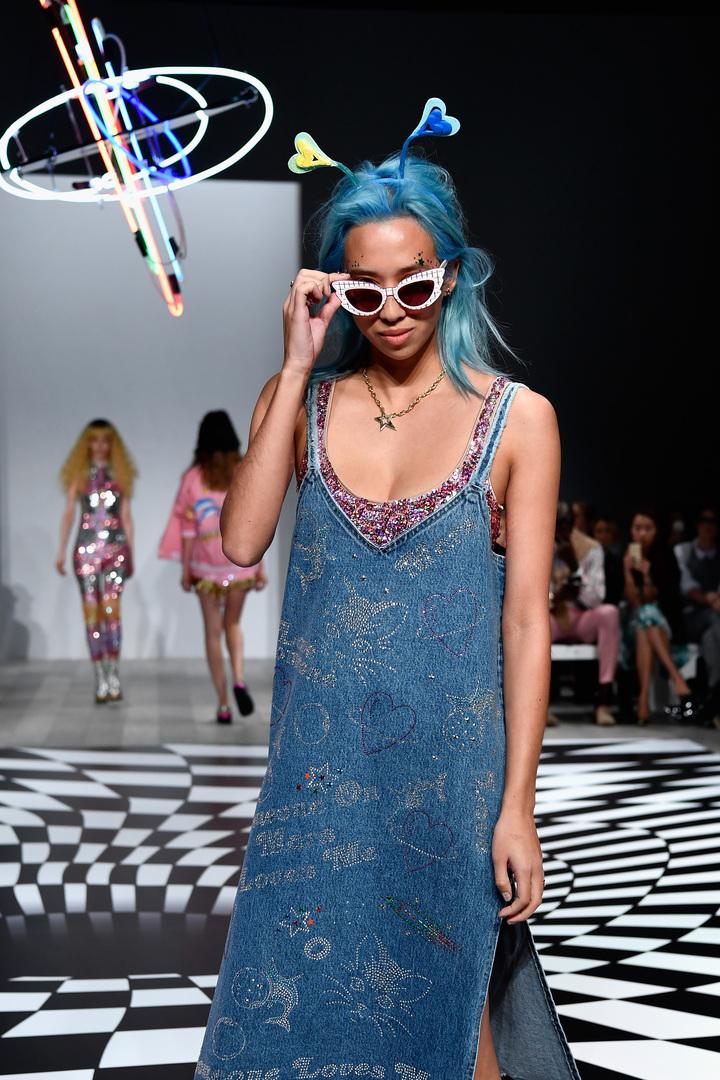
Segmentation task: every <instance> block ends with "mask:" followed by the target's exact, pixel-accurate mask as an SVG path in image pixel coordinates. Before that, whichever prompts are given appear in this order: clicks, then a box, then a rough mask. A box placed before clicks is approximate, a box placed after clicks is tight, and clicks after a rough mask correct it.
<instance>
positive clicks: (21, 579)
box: [0, 180, 300, 659]
mask: <svg viewBox="0 0 720 1080" xmlns="http://www.w3.org/2000/svg"><path fill="white" fill-rule="evenodd" d="M179 202H180V208H181V211H182V215H183V219H184V221H185V227H186V232H187V242H188V258H187V261H186V263H185V272H186V280H185V284H184V286H183V291H184V296H185V301H186V311H185V314H184V315H183V316H182V317H181V318H180V319H174V318H172V317H171V316H170V315H168V314H167V311H166V309H165V305H164V303H163V301H162V300H161V298H160V297H159V296H158V295H157V294H156V293H155V290H154V287H153V284H152V282H151V281H150V279H149V275H148V273H147V271H146V269H145V267H144V265H143V263H142V260H141V258H140V256H139V254H138V252H137V249H136V247H135V244H134V243H133V241H132V239H131V237H130V235H129V233H128V231H127V228H126V226H125V222H124V219H123V216H122V213H121V211H120V209H119V208H118V207H117V206H112V205H110V206H105V207H103V208H98V207H94V206H69V205H67V204H63V203H40V202H26V201H24V200H20V199H13V198H12V197H10V196H7V195H3V196H2V197H1V198H0V237H2V259H1V260H0V346H1V352H2V370H1V371H0V425H1V428H0V438H1V440H2V442H1V444H0V484H1V487H0V582H1V584H0V658H15V657H22V656H29V657H31V658H50V659H55V658H72V657H82V656H84V655H86V653H85V642H84V635H83V627H82V619H81V612H80V601H79V594H78V588H77V584H76V582H75V579H74V577H73V576H72V573H71V572H69V573H68V576H67V577H66V578H64V579H62V578H60V577H59V576H58V575H57V573H56V572H55V570H54V568H53V561H54V558H55V554H56V550H57V535H58V527H59V521H60V515H61V512H62V507H63V498H62V494H61V491H60V488H59V485H58V480H57V474H58V469H59V468H60V465H61V463H62V461H63V458H64V456H65V455H66V454H67V452H68V450H69V448H70V446H71V444H72V443H73V441H74V440H75V438H76V437H77V435H78V433H79V431H80V430H81V428H82V427H83V426H84V425H85V423H87V422H88V421H89V420H90V419H92V418H93V417H95V416H106V417H108V418H109V419H110V420H112V421H113V422H114V423H115V424H116V425H117V426H118V428H119V430H120V431H121V433H122V435H123V437H124V438H125V440H126V441H127V443H128V446H129V447H130V449H131V452H132V453H133V455H134V457H135V460H136V462H137V465H138V468H139V471H140V477H139V480H138V484H137V490H136V495H135V499H134V516H135V523H136V552H135V566H136V573H135V577H134V578H133V579H132V580H131V581H130V582H129V584H128V586H127V589H126V591H125V597H124V624H125V646H124V655H125V656H129V657H162V656H175V657H182V656H197V655H201V653H202V639H201V625H200V616H199V611H198V610H197V607H198V604H197V600H196V599H195V597H194V596H188V595H186V594H184V593H182V592H181V591H180V589H179V586H178V580H179V570H178V567H177V565H176V564H174V563H162V562H160V561H159V560H158V559H157V558H156V555H155V550H156V546H157V542H158V539H159V537H160V535H161V532H162V529H163V525H164V523H165V520H166V518H167V515H168V513H169V511H170V507H171V504H172V500H173V496H174V493H175V489H176V486H177V483H178V479H179V477H180V473H181V472H182V470H183V469H184V468H185V467H187V465H188V464H189V461H190V457H191V454H192V450H193V447H194V442H195V436H196V433H197V426H198V423H199V421H200V419H201V417H202V415H203V414H204V413H205V412H206V411H207V410H209V409H217V408H225V409H227V411H228V412H229V413H230V415H231V416H232V418H233V421H234V423H235V425H236V427H237V429H238V433H239V434H240V437H241V438H242V440H243V442H245V441H246V438H247V431H248V426H249V421H250V415H251V412H252V407H253V404H254V402H255V400H256V398H257V395H258V392H259V390H260V388H261V386H262V385H263V383H264V382H265V381H266V380H267V378H268V377H269V376H270V375H271V374H272V373H273V372H274V371H276V370H277V369H278V367H279V364H280V361H281V358H282V351H281V350H282V326H281V305H282V300H283V298H284V297H285V295H286V293H287V289H288V283H289V280H290V278H292V277H293V276H294V274H295V272H296V270H297V266H298V257H299V256H298V252H299V238H300V207H299V197H298V188H297V185H296V184H294V183H274V184H270V183H245V182H238V181H222V180H212V181H208V182H206V183H204V184H198V185H197V186H194V187H191V188H190V189H189V190H187V191H185V192H182V193H181V195H180V199H179ZM291 516H292V515H291V508H290V507H288V506H286V510H285V514H284V517H283V521H282V523H281V528H280V529H279V530H278V536H277V538H276V540H275V543H274V544H273V547H272V548H271V550H270V552H269V553H268V559H267V565H268V572H269V574H270V579H271V585H270V587H269V589H267V590H266V591H265V592H264V593H259V594H258V593H251V595H250V597H249V599H248V604H247V607H246V612H245V616H244V626H245V630H246V640H247V654H248V655H249V656H252V657H267V656H271V655H272V654H273V652H274V647H275V635H276V632H277V618H278V612H279V604H280V596H281V590H282V586H283V581H282V574H283V571H284V564H285V561H286V558H287V547H288V530H289V527H290V518H291ZM68 566H70V559H69V558H68Z"/></svg>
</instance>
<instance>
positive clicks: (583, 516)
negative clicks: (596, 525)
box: [570, 499, 593, 536]
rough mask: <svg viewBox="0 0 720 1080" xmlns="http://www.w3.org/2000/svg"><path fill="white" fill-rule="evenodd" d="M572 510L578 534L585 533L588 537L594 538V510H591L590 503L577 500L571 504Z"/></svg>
mask: <svg viewBox="0 0 720 1080" xmlns="http://www.w3.org/2000/svg"><path fill="white" fill-rule="evenodd" d="M570 509H571V511H572V518H573V528H575V529H577V530H578V532H581V533H585V535H586V536H592V519H593V515H592V510H591V509H590V503H587V502H585V501H584V500H583V499H576V500H575V502H574V503H571V505H570Z"/></svg>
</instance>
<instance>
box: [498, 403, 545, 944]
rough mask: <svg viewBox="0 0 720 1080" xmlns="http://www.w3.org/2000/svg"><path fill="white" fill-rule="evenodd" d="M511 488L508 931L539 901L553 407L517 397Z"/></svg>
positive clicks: (504, 852)
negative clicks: (538, 794) (537, 814)
mask: <svg viewBox="0 0 720 1080" xmlns="http://www.w3.org/2000/svg"><path fill="white" fill-rule="evenodd" d="M505 438H506V439H507V444H508V446H507V449H508V459H509V462H510V478H509V482H508V487H507V493H506V496H505V506H506V514H507V556H506V558H507V561H506V582H505V600H504V603H503V615H502V641H503V653H504V668H505V680H504V691H505V727H506V738H507V764H506V770H505V793H504V796H503V804H502V809H501V812H500V817H499V819H498V822H497V825H496V827H495V833H494V836H493V862H494V866H495V880H496V882H497V886H498V889H499V891H500V893H501V895H502V896H503V898H504V899H505V900H506V901H509V900H510V898H511V883H510V878H511V876H512V877H514V879H515V893H516V895H515V899H514V900H513V901H512V903H506V905H505V906H504V907H503V908H502V910H501V912H500V914H501V916H502V917H503V918H505V917H507V921H508V922H509V923H516V922H521V921H523V920H525V919H527V918H528V917H529V916H530V915H532V913H533V911H535V909H536V908H537V906H538V905H539V903H540V901H541V899H542V890H543V869H542V853H541V851H540V842H539V840H538V835H537V830H536V828H535V818H534V809H535V781H536V774H537V767H538V761H539V759H540V748H541V745H542V738H543V732H544V730H545V721H546V717H547V708H548V697H549V687H550V619H549V615H548V582H549V580H550V571H551V567H552V554H553V539H554V534H555V515H556V507H557V498H558V484H559V476H560V442H559V437H558V429H557V421H556V418H555V413H554V411H553V408H552V406H551V405H550V404H549V402H547V401H546V400H545V398H542V397H540V396H539V395H538V394H534V393H532V392H531V391H529V390H524V389H521V390H519V391H518V393H517V396H516V399H515V401H514V403H513V406H512V408H511V410H510V416H509V418H508V424H507V428H506V431H505Z"/></svg>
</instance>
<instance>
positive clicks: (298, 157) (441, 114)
mask: <svg viewBox="0 0 720 1080" xmlns="http://www.w3.org/2000/svg"><path fill="white" fill-rule="evenodd" d="M459 130H460V121H459V120H457V119H456V118H455V117H454V116H448V115H447V113H446V111H445V102H444V101H442V100H441V99H440V98H428V100H427V101H426V102H425V108H424V109H423V113H422V116H421V117H420V123H419V124H418V125H417V127H416V128H414V129H413V131H411V133H410V134H409V135H408V137H407V139H406V140H405V142H404V143H403V147H402V150H401V151H400V163H399V165H398V175H397V178H394V177H382V178H380V177H378V178H377V179H378V183H382V184H399V183H400V181H401V180H402V179H403V178H404V176H405V163H406V161H407V155H408V149H409V147H410V143H411V142H414V140H415V139H424V138H425V137H426V136H427V135H435V136H446V135H455V134H457V132H458V131H459ZM288 168H289V169H290V172H294V173H299V174H300V175H303V174H304V173H309V172H313V170H315V169H326V168H331V169H340V171H341V172H344V173H345V175H346V176H349V177H350V179H351V180H352V182H353V183H354V184H355V185H356V186H358V187H359V186H360V180H359V179H358V178H357V176H356V175H355V173H354V172H353V171H352V170H351V169H348V167H347V165H343V163H342V162H341V161H335V159H334V158H331V157H330V155H329V154H326V153H325V151H324V150H321V149H320V147H319V146H318V144H317V143H316V142H315V140H314V139H313V137H312V135H308V133H307V131H300V132H299V133H298V134H297V135H296V136H295V153H294V154H293V156H292V157H291V158H290V160H289V161H288Z"/></svg>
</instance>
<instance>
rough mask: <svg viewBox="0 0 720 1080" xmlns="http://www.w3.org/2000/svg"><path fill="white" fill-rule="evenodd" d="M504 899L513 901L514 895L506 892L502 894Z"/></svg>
mask: <svg viewBox="0 0 720 1080" xmlns="http://www.w3.org/2000/svg"><path fill="white" fill-rule="evenodd" d="M502 898H503V900H512V893H510V892H504V893H503V894H502Z"/></svg>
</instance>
